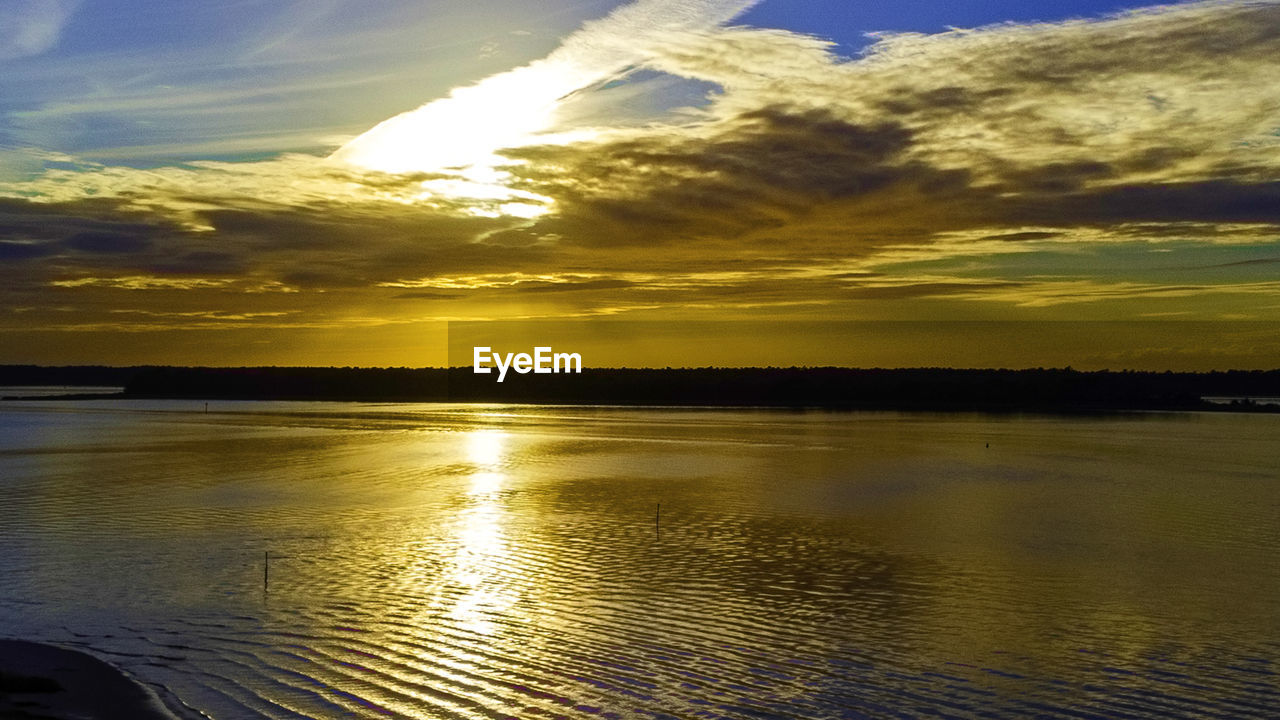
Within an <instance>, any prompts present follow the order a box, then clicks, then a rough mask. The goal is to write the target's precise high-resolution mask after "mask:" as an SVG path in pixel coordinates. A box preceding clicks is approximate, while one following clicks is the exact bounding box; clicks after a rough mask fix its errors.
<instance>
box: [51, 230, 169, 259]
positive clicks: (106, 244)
mask: <svg viewBox="0 0 1280 720" xmlns="http://www.w3.org/2000/svg"><path fill="white" fill-rule="evenodd" d="M62 245H63V247H66V248H68V249H71V250H77V251H79V252H86V253H102V254H107V255H112V254H118V253H139V252H142V251H144V250H148V249H150V248H151V246H152V242H151V239H150V238H147V237H139V236H138V235H130V234H126V233H120V232H102V231H87V232H78V233H76V234H74V235H71V236H70V237H68V238H66V239H65V240H63V241H62Z"/></svg>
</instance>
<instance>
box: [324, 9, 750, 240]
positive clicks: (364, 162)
mask: <svg viewBox="0 0 1280 720" xmlns="http://www.w3.org/2000/svg"><path fill="white" fill-rule="evenodd" d="M756 1H757V0H638V1H637V2H633V3H631V4H628V5H624V6H622V7H620V8H618V9H616V10H614V11H613V12H612V13H610V14H609V15H608V16H606V17H605V18H602V19H599V20H594V21H591V22H589V23H587V24H586V25H584V26H583V28H582V29H580V30H578V31H577V32H575V33H573V34H572V35H570V36H569V37H568V38H566V39H565V41H564V43H563V44H561V45H560V47H558V48H557V49H556V50H555V51H554V52H552V53H551V54H550V55H548V56H547V57H545V58H543V59H541V60H537V61H534V62H532V63H529V64H528V65H524V66H522V67H518V68H515V69H513V70H509V71H507V72H504V73H499V74H497V75H491V76H489V77H487V78H485V79H484V80H481V81H480V82H478V83H476V84H475V85H470V86H467V87H459V88H455V89H454V90H453V91H451V92H450V93H449V95H448V96H446V97H443V98H440V99H438V100H433V101H431V102H429V103H427V104H425V105H423V106H421V107H419V108H418V109H416V110H411V111H409V112H405V113H401V114H400V115H397V116H395V117H393V118H390V119H388V120H384V121H383V122H381V123H379V124H378V125H376V126H375V127H374V128H373V129H371V130H369V131H368V132H365V133H364V134H363V135H360V136H359V137H357V138H355V139H354V140H352V141H350V142H348V143H347V144H346V145H344V146H342V147H341V148H339V149H338V150H337V151H336V152H334V153H333V155H331V156H330V160H332V161H335V162H338V163H342V164H346V165H349V166H353V167H356V168H360V169H363V170H371V171H374V172H383V173H391V174H411V173H426V174H433V175H441V176H444V177H437V178H433V179H429V180H426V181H424V182H423V183H422V189H423V193H422V195H421V196H420V197H419V198H417V199H418V200H419V201H423V202H430V201H431V200H432V199H433V198H442V199H446V200H462V201H474V205H475V207H476V211H475V212H474V214H477V215H484V216H496V215H511V216H515V217H522V218H532V217H537V216H538V215H543V214H546V213H548V212H550V211H551V206H552V204H553V202H552V200H551V199H550V198H547V197H542V196H539V195H534V194H532V193H529V192H525V191H521V190H518V189H516V188H512V187H511V186H510V182H509V181H510V179H511V176H510V174H509V173H506V172H505V171H503V170H502V168H503V167H510V166H512V165H516V164H519V163H518V161H516V160H513V159H511V158H508V157H504V155H503V151H504V150H506V149H509V148H519V147H527V146H531V145H557V144H565V143H569V142H574V141H576V140H581V139H586V138H589V137H591V133H590V132H589V131H578V132H577V133H573V134H566V133H559V134H557V133H554V132H552V131H553V129H554V127H553V126H554V125H555V114H556V110H557V109H558V108H559V107H560V106H561V104H562V103H563V102H564V101H565V100H566V99H567V98H568V97H569V96H571V95H573V94H575V93H578V92H580V91H583V90H586V89H589V88H591V87H593V86H597V85H598V84H601V83H605V82H608V81H610V80H614V79H617V78H620V77H622V76H624V75H626V74H627V73H629V72H631V71H632V70H634V69H635V68H637V67H640V66H642V65H643V64H644V63H645V62H646V61H647V60H649V59H650V58H651V57H652V56H653V55H654V52H655V48H658V47H661V46H662V45H663V44H664V42H665V41H666V40H668V39H669V38H670V34H671V33H672V32H681V31H688V30H697V29H700V28H709V27H714V26H716V25H719V24H720V23H723V22H726V21H728V20H730V19H731V18H733V17H735V16H736V15H738V14H739V13H741V12H742V11H744V10H746V9H747V8H748V7H750V6H751V5H753V4H755V2H756Z"/></svg>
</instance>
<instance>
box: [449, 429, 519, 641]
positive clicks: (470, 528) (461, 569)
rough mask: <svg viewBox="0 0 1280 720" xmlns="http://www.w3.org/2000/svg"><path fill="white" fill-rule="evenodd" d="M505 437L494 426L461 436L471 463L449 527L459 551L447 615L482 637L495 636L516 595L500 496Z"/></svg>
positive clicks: (453, 567)
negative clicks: (510, 576) (498, 621)
mask: <svg viewBox="0 0 1280 720" xmlns="http://www.w3.org/2000/svg"><path fill="white" fill-rule="evenodd" d="M508 440H509V438H508V436H507V435H506V433H504V432H502V431H501V430H497V429H489V428H483V429H478V430H472V431H470V432H467V433H466V434H465V440H464V444H465V450H466V452H465V456H466V458H467V460H468V462H469V463H470V464H471V465H473V466H474V467H473V469H472V471H471V472H470V474H469V475H468V481H469V485H468V487H467V489H466V491H465V493H464V498H463V499H462V500H461V501H460V506H461V507H460V512H459V514H458V516H457V521H456V522H455V523H454V524H453V525H452V528H451V530H452V533H453V537H452V541H453V542H452V545H453V546H454V547H456V548H457V549H456V551H455V552H454V554H453V557H452V560H451V562H450V564H449V569H448V571H447V580H446V586H447V587H449V588H450V589H451V590H452V592H451V593H450V595H451V598H450V601H451V607H449V609H448V611H447V615H448V617H449V618H450V619H451V620H453V621H454V623H455V624H456V626H457V627H459V628H461V629H464V630H468V631H471V632H474V633H478V634H481V635H486V636H490V635H493V634H494V632H495V625H494V619H495V618H497V617H501V616H503V615H504V614H506V613H508V612H509V611H510V610H511V608H512V607H513V606H514V605H515V603H516V600H517V598H518V594H517V590H516V588H515V587H514V586H513V585H512V583H510V582H509V581H507V580H505V579H504V575H505V574H507V573H509V572H512V563H513V562H514V555H513V553H512V551H511V548H510V546H509V545H510V540H509V538H508V537H507V533H506V531H505V526H506V524H507V519H508V509H507V507H506V505H505V502H504V501H503V499H502V489H503V487H504V485H505V484H506V482H507V476H506V475H505V474H504V473H503V472H502V471H501V470H500V468H502V467H503V465H504V462H505V460H506V455H507V446H508ZM517 574H519V573H517ZM455 593H456V594H455Z"/></svg>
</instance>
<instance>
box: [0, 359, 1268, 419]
mask: <svg viewBox="0 0 1280 720" xmlns="http://www.w3.org/2000/svg"><path fill="white" fill-rule="evenodd" d="M24 380H25V381H27V382H23V381H24ZM21 385H33V386H40V387H47V388H65V389H66V390H67V392H65V393H63V392H59V393H53V394H41V395H38V396H32V395H25V394H24V396H22V397H16V398H15V397H8V398H6V399H10V400H13V399H21V400H114V399H152V400H155V399H171V400H193V401H209V400H315V401H351V402H459V403H462V402H479V403H510V404H536V405H611V406H632V407H654V406H661V407H738V408H746V407H765V408H794V409H802V408H816V409H828V410H890V411H893V410H898V411H944V412H945V411H956V412H1052V413H1080V412H1084V413H1088V412H1115V411H1150V410H1165V411H1170V410H1183V411H1189V410H1190V411H1217V412H1224V411H1225V412H1261V413H1276V412H1280V404H1276V403H1275V402H1274V398H1277V397H1280V370H1268V371H1219V372H1208V373H1173V372H1163V373H1157V372H1135V371H1120V372H1117V371H1105V370H1104V371H1079V370H1073V369H1070V368H1063V369H1043V368H1037V369H1029V370H1003V369H990V370H962V369H947V368H906V369H883V368H871V369H857V368H833V367H827V368H690V369H672V368H666V369H599V368H597V369H586V370H584V371H583V373H582V374H581V375H539V376H532V375H522V376H515V377H509V378H508V379H507V381H506V382H505V383H497V382H495V381H494V380H493V378H492V376H486V375H477V374H475V373H473V372H472V371H471V369H470V368H450V369H444V368H424V369H410V368H303V367H298V368H285V367H245V368H208V367H204V368H201V367H195V368H191V367H140V368H92V367H88V368H86V367H73V368H40V367H37V366H0V387H3V386H10V387H15V386H21ZM76 385H83V386H94V389H99V388H104V386H106V387H110V386H111V385H114V386H116V387H123V388H124V390H123V392H119V393H101V392H97V393H94V392H82V393H77V392H75V391H74V388H75V386H76ZM104 389H105V388H104ZM1208 398H1212V399H1213V400H1209V399H1208Z"/></svg>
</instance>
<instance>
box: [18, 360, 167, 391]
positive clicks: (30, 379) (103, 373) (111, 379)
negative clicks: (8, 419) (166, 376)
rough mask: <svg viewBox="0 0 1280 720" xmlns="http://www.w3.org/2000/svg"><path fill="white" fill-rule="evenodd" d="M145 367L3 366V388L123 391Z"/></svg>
mask: <svg viewBox="0 0 1280 720" xmlns="http://www.w3.org/2000/svg"><path fill="white" fill-rule="evenodd" d="M149 369H151V368H146V367H109V366H107V365H68V366H64V367H46V366H43V365H0V386H4V385H10V386H15V385H47V386H50V387H54V386H61V385H66V386H75V387H85V386H97V387H124V386H125V385H128V384H129V382H130V381H131V380H133V379H134V378H135V377H137V376H138V373H140V372H142V371H143V370H149Z"/></svg>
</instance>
